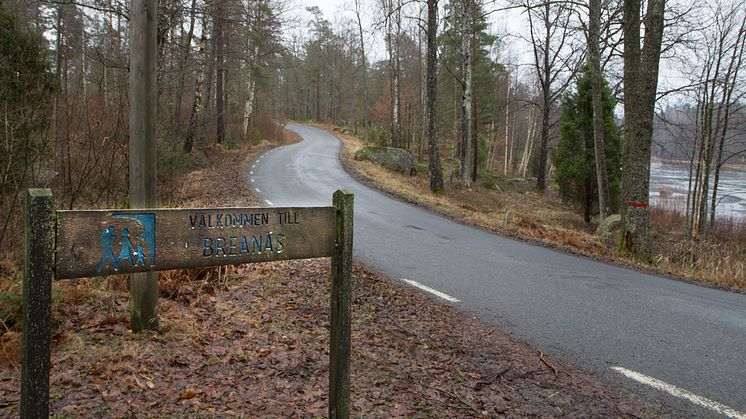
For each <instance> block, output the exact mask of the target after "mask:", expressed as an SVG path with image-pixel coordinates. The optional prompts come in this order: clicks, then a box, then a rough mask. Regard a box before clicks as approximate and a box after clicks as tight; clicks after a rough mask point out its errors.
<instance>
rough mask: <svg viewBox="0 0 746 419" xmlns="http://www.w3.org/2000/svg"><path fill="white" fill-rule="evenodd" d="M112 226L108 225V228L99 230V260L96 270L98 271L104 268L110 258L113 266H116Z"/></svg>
mask: <svg viewBox="0 0 746 419" xmlns="http://www.w3.org/2000/svg"><path fill="white" fill-rule="evenodd" d="M113 247H114V227H109V229H108V230H102V231H101V251H102V254H101V262H99V264H98V268H96V270H98V271H100V270H102V269H104V267H105V266H106V264H107V262H108V261H109V260H111V263H113V264H114V266H115V267H116V266H118V264H117V259H116V258H115V257H114V249H113Z"/></svg>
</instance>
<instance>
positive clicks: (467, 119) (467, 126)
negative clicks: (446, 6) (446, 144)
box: [461, 0, 472, 187]
mask: <svg viewBox="0 0 746 419" xmlns="http://www.w3.org/2000/svg"><path fill="white" fill-rule="evenodd" d="M470 1H471V0H462V3H461V5H462V13H463V15H462V23H461V36H462V38H461V68H462V71H463V73H462V74H463V80H462V81H461V91H462V93H461V183H462V184H463V185H464V186H466V187H471V170H470V169H471V164H470V163H471V147H472V132H471V118H472V115H471V79H472V74H471V32H472V31H471V9H470V7H469V3H470Z"/></svg>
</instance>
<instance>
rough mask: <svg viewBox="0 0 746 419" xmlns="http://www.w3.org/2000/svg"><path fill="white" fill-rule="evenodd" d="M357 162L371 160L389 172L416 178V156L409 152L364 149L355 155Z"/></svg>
mask: <svg viewBox="0 0 746 419" xmlns="http://www.w3.org/2000/svg"><path fill="white" fill-rule="evenodd" d="M355 160H370V161H372V162H373V163H376V164H379V165H381V166H383V167H385V168H387V169H389V170H394V171H397V172H400V173H403V174H405V175H409V176H414V175H415V174H416V173H417V169H415V166H414V156H413V155H412V153H411V152H410V151H408V150H404V149H401V148H394V147H363V148H361V149H360V150H358V152H357V153H355Z"/></svg>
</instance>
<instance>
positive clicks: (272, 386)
mask: <svg viewBox="0 0 746 419" xmlns="http://www.w3.org/2000/svg"><path fill="white" fill-rule="evenodd" d="M269 146H270V145H267V147H269ZM261 151H263V149H261V148H253V149H242V150H235V151H226V152H223V151H217V152H216V156H215V157H217V158H215V159H213V163H212V166H211V167H209V168H207V169H203V170H201V171H198V172H193V173H190V174H189V175H188V176H187V177H185V178H184V180H185V181H188V182H189V183H191V185H192V186H190V187H189V188H186V189H185V190H184V192H183V195H182V197H181V198H178V199H180V201H179V202H181V204H180V205H181V206H203V205H209V206H232V205H251V204H256V203H257V202H258V200H257V199H256V198H254V197H252V196H251V195H250V193H249V191H250V188H249V187H248V185H246V177H245V173H244V172H245V170H243V168H245V166H243V165H245V164H246V163H248V162H250V161H251V160H253V158H254V157H255V156H256V155H257V154H259V153H260V152H261ZM175 199H176V198H175ZM174 203H177V202H176V201H174ZM329 285H330V284H329V262H328V259H316V260H308V261H292V262H275V263H267V264H253V265H241V266H236V267H229V268H221V269H218V268H214V269H196V270H182V271H170V272H163V273H161V275H160V294H161V300H160V319H161V328H160V330H159V331H157V332H148V333H142V334H138V335H133V334H132V333H131V332H129V320H128V319H129V312H128V310H129V308H128V293H127V291H126V280H125V278H124V277H107V278H98V279H83V280H78V281H70V282H61V283H57V284H55V295H56V299H55V304H54V314H53V318H54V324H55V325H56V326H55V333H54V336H53V348H52V365H53V367H52V371H51V380H50V382H51V395H50V396H51V406H52V409H53V412H54V414H55V415H56V416H63V417H68V416H74V417H101V416H105V417H109V416H115V417H122V416H135V417H141V416H142V417H151V416H152V417H184V416H200V417H204V416H207V417H212V416H220V417H233V416H236V417H323V416H325V415H326V405H327V390H328V386H327V376H328V357H329V332H328V327H329V320H328V318H329V301H328V300H329ZM353 296H354V301H353V324H352V328H353V335H352V342H353V346H352V347H353V353H352V367H351V369H352V380H351V382H352V406H353V411H354V415H355V416H370V417H411V416H417V417H422V416H427V417H430V416H435V417H477V416H488V417H494V416H509V417H523V416H549V417H552V416H564V415H570V416H587V417H650V416H659V415H662V414H666V413H667V412H666V411H665V410H663V409H662V408H661V407H659V406H653V405H651V404H649V403H648V402H645V401H642V400H640V399H639V398H637V397H636V396H633V395H630V394H627V393H625V392H623V391H621V390H618V389H615V388H612V387H611V386H609V385H608V384H606V383H604V382H603V381H601V380H599V379H598V378H596V377H594V376H593V375H590V374H588V373H586V372H584V371H582V370H579V369H577V368H575V367H573V366H570V365H566V364H562V363H559V362H557V361H555V360H554V359H552V358H550V357H548V356H544V355H543V354H541V353H540V352H539V351H538V350H536V349H534V348H531V347H529V346H527V345H525V344H524V343H521V342H519V341H516V340H515V339H513V338H511V337H510V336H508V335H506V334H503V333H502V332H500V331H499V330H496V329H495V328H494V327H491V326H488V325H485V324H483V323H481V322H479V321H478V320H476V319H474V318H473V317H472V316H470V315H468V314H467V313H463V312H460V311H458V310H456V309H455V308H453V307H451V306H448V305H446V304H442V303H440V302H437V301H434V300H432V299H430V298H428V297H426V296H425V295H423V294H420V293H417V292H415V291H413V290H412V289H410V288H408V287H406V286H403V285H402V284H401V283H400V282H397V281H394V280H391V279H388V278H385V277H384V276H382V275H380V274H378V273H377V272H375V271H373V270H372V269H369V268H368V267H366V266H363V265H360V264H355V266H354V271H353ZM0 342H1V343H2V351H0V414H2V415H3V416H16V415H17V414H18V400H19V393H18V388H19V381H20V377H19V376H20V371H19V368H18V364H19V362H18V346H17V344H18V332H17V331H16V330H12V329H9V330H6V331H5V332H4V333H3V335H2V339H1V340H0Z"/></svg>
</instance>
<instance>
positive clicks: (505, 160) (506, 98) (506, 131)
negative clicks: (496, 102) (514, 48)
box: [503, 75, 512, 176]
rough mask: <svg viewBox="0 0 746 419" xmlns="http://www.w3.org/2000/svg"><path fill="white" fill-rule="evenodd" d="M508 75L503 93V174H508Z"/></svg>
mask: <svg viewBox="0 0 746 419" xmlns="http://www.w3.org/2000/svg"><path fill="white" fill-rule="evenodd" d="M511 84H512V83H511V81H510V75H508V88H507V89H506V93H505V148H504V153H503V157H504V158H503V175H506V176H507V174H508V136H509V135H510V87H511Z"/></svg>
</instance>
